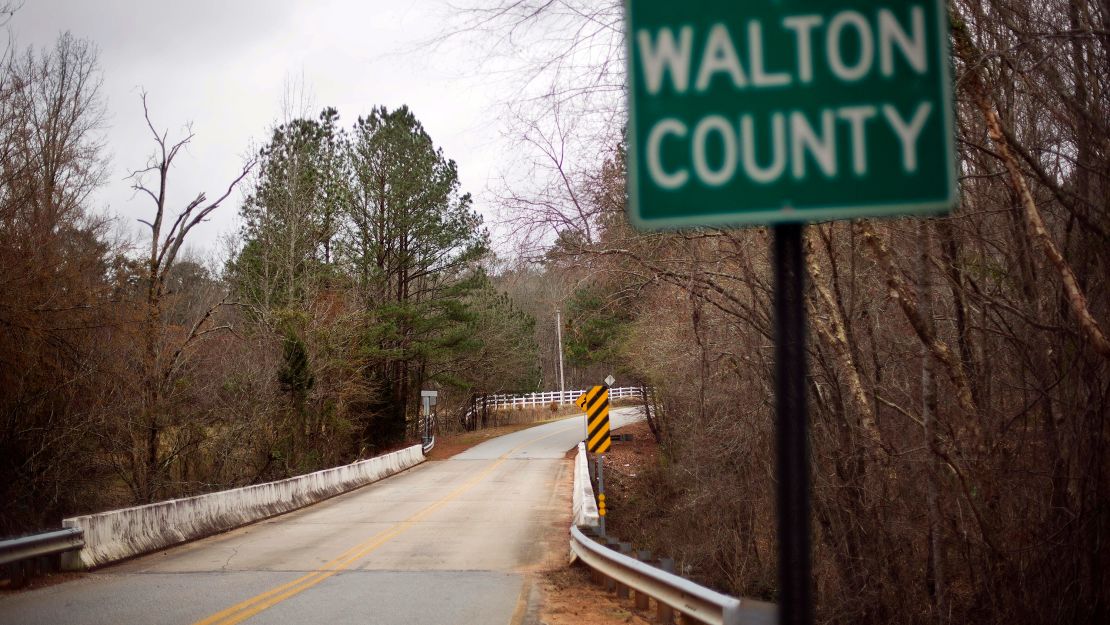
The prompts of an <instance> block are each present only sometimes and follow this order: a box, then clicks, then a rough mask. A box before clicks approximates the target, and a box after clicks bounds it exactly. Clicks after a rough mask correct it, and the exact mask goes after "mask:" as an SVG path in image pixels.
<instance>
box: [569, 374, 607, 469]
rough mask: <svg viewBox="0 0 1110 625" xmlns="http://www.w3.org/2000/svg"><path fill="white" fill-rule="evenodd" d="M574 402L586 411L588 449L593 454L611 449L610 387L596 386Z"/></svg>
mask: <svg viewBox="0 0 1110 625" xmlns="http://www.w3.org/2000/svg"><path fill="white" fill-rule="evenodd" d="M574 403H575V404H576V405H577V406H578V407H579V408H581V409H582V410H585V411H586V450H587V451H589V452H590V453H592V454H603V453H605V452H607V451H609V445H610V444H611V443H610V440H609V387H608V386H595V387H593V388H591V389H590V390H588V391H586V392H585V393H583V394H582V395H581V396H579V397H578V399H576V400H575V401H574Z"/></svg>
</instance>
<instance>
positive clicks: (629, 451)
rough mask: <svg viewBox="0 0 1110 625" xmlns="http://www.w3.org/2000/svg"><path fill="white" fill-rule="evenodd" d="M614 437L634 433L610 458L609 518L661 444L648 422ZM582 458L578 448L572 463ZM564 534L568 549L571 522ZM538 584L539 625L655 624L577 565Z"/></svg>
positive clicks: (541, 575)
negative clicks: (594, 581) (597, 582)
mask: <svg viewBox="0 0 1110 625" xmlns="http://www.w3.org/2000/svg"><path fill="white" fill-rule="evenodd" d="M613 433H614V434H632V437H633V438H632V440H631V441H614V442H613V444H612V447H610V449H609V452H608V453H606V454H605V475H606V480H607V483H608V486H607V488H606V491H607V492H608V493H609V495H608V500H609V501H610V515H612V514H614V513H616V514H619V511H620V508H621V504H620V503H619V502H620V501H621V500H622V495H621V493H623V492H626V491H628V490H631V488H632V485H633V484H634V483H635V481H636V480H637V478H638V477H639V476H640V475H641V474H642V473H643V471H644V470H645V469H647V468H648V467H650V466H654V464H655V463H656V462H658V454H659V448H658V445H656V443H655V439H654V438H653V437H652V435H651V430H650V429H649V428H648V425H647V423H646V422H639V423H633V424H631V425H627V426H624V427H622V428H619V429H617V430H614V432H613ZM577 453H578V450H577V449H572V450H571V451H570V452H568V453H567V458H568V459H573V458H574V457H575V455H576V454H577ZM562 534H563V536H564V539H563V540H564V542H563V544H564V545H566V544H567V543H568V542H569V540H570V537H569V522H568V527H567V528H564V529H563V530H562ZM567 556H568V553H567V551H566V550H565V549H564V550H563V551H562V554H561V557H562V562H563V563H565V562H566V561H567V559H568V557H567ZM534 579H535V583H537V584H538V587H539V589H540V592H541V599H540V601H541V604H540V609H539V610H538V623H539V624H540V625H612V624H614V623H632V624H634V625H648V624H649V623H651V622H652V621H651V618H652V613H651V612H650V611H649V612H640V611H637V610H636V609H635V608H634V604H633V602H632V601H631V600H621V599H617V597H616V595H613V594H610V593H609V592H606V591H605V589H604V588H602V587H601V586H598V585H595V584H594V583H593V582H592V581H591V580H590V569H589V568H588V567H586V566H585V565H583V564H581V563H579V564H576V565H574V566H570V565H565V564H564V565H563V566H558V567H557V568H554V569H551V570H547V571H541V572H538V573H537V574H536V575H535V578H534ZM533 625H535V624H533Z"/></svg>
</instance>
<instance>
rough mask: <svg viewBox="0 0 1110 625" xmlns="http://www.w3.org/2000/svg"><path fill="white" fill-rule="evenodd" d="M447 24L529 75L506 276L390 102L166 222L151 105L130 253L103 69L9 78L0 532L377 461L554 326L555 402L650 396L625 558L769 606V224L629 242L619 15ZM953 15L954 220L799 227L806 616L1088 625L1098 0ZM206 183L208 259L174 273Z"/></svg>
mask: <svg viewBox="0 0 1110 625" xmlns="http://www.w3.org/2000/svg"><path fill="white" fill-rule="evenodd" d="M460 11H461V13H460V18H459V19H460V26H459V28H458V29H456V30H455V31H453V34H452V35H450V36H451V37H461V38H464V39H466V40H467V41H471V42H473V43H474V45H475V46H476V47H481V48H483V50H484V52H485V54H486V55H487V58H489V59H495V60H498V61H500V62H504V63H506V64H508V66H510V67H511V68H512V71H514V72H516V74H515V75H517V76H519V77H522V78H520V79H519V82H520V83H521V84H523V85H525V86H524V87H522V88H521V89H520V91H518V92H516V94H517V95H516V97H515V99H514V100H513V101H511V102H507V103H506V106H505V109H504V113H503V115H504V123H505V124H506V127H507V128H508V131H507V132H509V133H510V134H512V135H513V136H515V137H516V147H517V150H518V153H516V154H514V155H513V156H514V160H515V161H516V165H517V167H519V169H520V171H521V172H523V174H521V175H515V176H514V175H507V176H506V177H505V178H504V179H503V180H502V181H500V183H499V184H498V185H496V188H495V189H494V190H493V192H494V193H495V195H496V199H497V202H498V204H499V206H500V210H501V215H500V223H499V225H500V226H501V227H502V228H503V229H504V230H505V231H507V232H508V233H509V236H510V239H511V242H512V250H513V253H512V255H511V256H506V255H505V254H494V253H493V252H492V251H491V249H492V247H493V245H492V243H491V239H490V235H489V234H488V232H487V230H486V227H487V226H486V224H484V223H483V221H482V219H481V218H480V217H479V215H478V214H477V213H476V211H475V210H474V208H473V206H472V201H473V200H472V198H471V196H470V195H468V194H467V192H466V191H465V190H463V189H462V188H461V187H460V184H459V182H458V172H457V167H456V165H455V163H454V162H453V161H451V160H450V159H449V158H448V157H447V155H445V154H443V153H442V151H441V150H440V149H438V148H436V146H435V144H434V143H433V142H432V139H431V137H429V136H428V134H427V133H426V132H425V131H424V129H423V128H422V126H421V124H420V122H419V121H418V119H417V117H416V112H414V111H410V110H408V109H407V108H403V107H402V108H397V109H394V110H387V109H385V108H382V107H376V108H370V109H369V110H367V111H352V112H350V113H354V114H357V115H359V116H358V117H356V118H355V121H354V122H353V123H350V122H349V121H341V118H340V116H339V112H338V111H336V110H334V109H331V108H324V109H323V110H322V111H321V112H320V113H319V115H315V116H309V117H300V118H292V119H286V120H280V121H279V122H276V123H275V124H274V127H273V131H272V134H271V136H269V137H268V139H267V141H266V143H265V147H264V148H263V149H261V150H260V151H258V153H257V155H256V158H254V159H253V160H252V161H251V162H248V163H246V164H245V167H244V168H243V170H242V171H238V172H229V173H228V182H230V186H229V187H226V191H227V192H226V193H225V192H224V189H221V190H220V191H219V197H217V199H216V200H210V199H208V197H207V196H205V195H203V194H201V195H198V196H197V198H196V201H195V202H193V203H191V204H189V205H188V206H186V207H178V206H167V205H165V203H164V195H163V193H162V190H163V189H164V187H165V184H166V181H167V179H168V178H169V179H172V177H173V168H172V167H171V165H172V164H173V160H174V157H175V155H176V154H177V153H178V151H179V150H180V148H181V146H183V145H186V144H187V142H188V141H189V136H188V135H186V136H183V137H180V138H177V139H171V138H167V136H166V135H165V134H164V131H163V130H162V127H161V126H159V125H158V124H157V111H155V110H150V111H148V120H155V121H151V122H150V126H151V128H150V129H151V135H150V138H151V152H152V154H153V157H152V159H151V161H150V162H149V163H146V164H143V163H136V164H135V165H136V175H135V176H134V177H133V178H132V180H131V183H132V184H133V185H134V186H135V187H136V188H137V189H139V190H140V191H141V192H143V193H145V194H146V195H147V196H148V198H149V203H150V218H149V220H148V222H149V223H148V227H149V234H150V235H151V236H150V238H149V240H147V241H146V242H145V243H143V244H142V245H136V244H133V243H127V242H123V241H119V240H117V239H115V238H113V236H112V234H111V229H110V224H109V223H108V222H107V221H106V220H105V219H104V218H102V217H99V216H97V214H95V213H94V212H93V211H91V210H90V208H89V206H88V204H87V198H88V196H89V193H90V190H91V189H93V188H95V187H96V186H97V185H100V184H105V180H104V177H103V163H104V158H105V146H103V145H100V144H98V143H97V141H96V138H95V137H96V133H95V132H94V130H95V129H96V128H97V127H98V125H99V124H101V123H102V115H103V109H102V106H101V103H100V101H99V99H98V96H97V77H98V75H99V72H100V71H101V70H100V69H99V67H98V65H97V60H96V56H95V52H94V51H93V49H92V48H91V47H90V46H89V43H88V42H84V41H82V40H79V39H75V38H72V37H66V36H63V37H62V38H60V39H59V40H58V42H57V44H56V46H55V47H54V48H52V49H49V50H45V51H41V52H40V51H34V50H29V51H26V52H18V53H17V52H14V51H13V52H11V53H9V55H8V56H7V58H5V59H4V60H3V71H2V78H0V148H2V149H0V174H2V176H3V178H2V182H0V185H2V186H0V284H2V285H3V289H2V290H0V359H2V362H0V389H3V391H2V395H0V414H2V415H3V420H2V421H0V428H2V429H0V484H2V486H0V488H2V489H3V491H4V492H3V493H2V496H3V499H4V501H5V502H7V504H6V505H5V509H4V514H3V516H2V517H0V533H4V534H13V533H18V532H19V531H22V530H29V529H34V528H37V527H45V526H48V525H50V524H51V523H56V522H57V520H58V519H59V518H60V517H61V516H64V515H66V514H71V513H74V512H84V511H89V510H94V509H105V508H107V507H111V506H117V505H127V504H131V503H137V502H146V501H154V500H157V499H163V498H167V497H173V496H179V495H183V494H190V493H197V492H205V491H209V490H215V489H219V488H224V487H227V486H233V485H242V484H249V483H257V482H261V481H266V480H271V479H276V478H279V477H284V476H288V475H294V474H298V473H303V472H305V471H310V470H313V469H316V468H321V467H326V466H334V465H336V464H340V463H343V462H349V461H351V460H354V459H356V458H360V457H367V456H370V455H374V454H376V453H379V452H380V451H382V450H386V449H390V448H392V447H393V446H396V445H399V444H402V442H403V441H404V440H405V439H406V437H407V436H408V435H409V432H407V431H406V428H408V427H411V424H412V417H413V415H414V414H415V411H416V409H417V406H416V401H417V398H418V392H419V390H420V389H421V388H423V387H427V386H428V385H434V386H435V387H437V388H440V389H443V390H444V392H445V393H447V394H449V395H450V396H452V397H455V398H457V399H458V401H459V402H465V400H466V398H467V397H469V395H470V393H474V392H483V393H484V392H490V393H492V392H503V391H528V390H536V389H540V388H542V389H545V390H551V389H557V388H558V374H557V368H558V347H559V345H558V342H557V339H556V335H557V332H556V327H555V325H554V324H555V321H554V320H555V316H554V313H555V310H556V309H558V310H559V311H560V317H559V319H561V323H562V328H561V330H562V339H563V345H562V347H563V349H564V352H565V354H564V356H565V358H566V363H567V366H568V369H567V375H566V385H567V387H568V388H582V387H584V386H586V385H589V384H593V383H596V381H597V380H599V379H601V378H603V377H604V376H605V375H606V374H608V373H613V374H614V375H615V376H616V377H617V379H618V380H620V381H621V382H620V384H625V383H628V384H644V385H648V386H651V387H653V388H654V390H655V393H654V396H655V398H656V399H657V401H658V425H659V432H658V433H659V440H660V444H661V447H662V449H663V457H662V460H661V462H660V463H659V465H658V466H657V467H654V468H653V469H652V471H651V472H650V473H649V474H647V475H645V476H643V478H642V481H641V484H642V492H640V493H639V501H638V502H636V505H635V506H631V505H630V506H629V509H637V510H640V512H639V513H638V514H640V515H641V516H640V517H638V518H637V522H636V523H632V524H629V526H634V527H636V528H637V535H635V536H628V537H622V538H627V539H629V540H633V541H635V542H636V543H637V544H640V545H644V546H645V547H650V548H652V549H654V550H655V551H657V552H661V553H669V554H670V555H672V556H673V557H674V558H675V559H676V561H677V562H678V563H679V566H680V567H682V568H681V570H686V571H689V574H690V576H691V577H692V578H694V579H696V580H697V581H699V582H702V583H705V584H708V585H710V586H712V587H714V588H717V589H719V590H722V591H724V592H728V593H730V594H734V595H737V596H748V597H759V598H764V599H769V600H774V598H775V585H776V549H775V535H774V533H775V519H774V511H775V505H774V470H775V469H774V467H775V462H774V455H773V448H774V445H773V439H774V421H773V415H774V403H773V401H774V400H773V398H774V394H773V370H774V362H773V357H774V332H773V325H772V319H771V308H772V306H771V304H772V302H771V296H772V270H771V258H770V248H771V244H770V242H771V237H770V234H769V232H768V231H767V229H765V228H747V229H708V228H707V229H700V230H693V231H687V232H680V233H675V232H669V233H643V232H638V231H636V230H634V229H633V228H632V226H631V225H630V224H629V222H628V219H627V217H626V214H625V208H626V206H625V198H626V193H625V156H626V155H625V151H624V150H625V143H624V137H623V133H624V130H625V125H626V122H627V118H626V112H625V108H624V106H625V103H624V101H623V93H624V89H625V77H624V71H625V70H624V67H625V59H624V43H623V37H624V32H623V11H624V9H623V2H619V1H616V0H592V1H590V0H561V1H559V2H547V1H545V0H496V1H495V2H484V3H475V4H474V5H473V6H471V7H470V8H469V9H466V8H461V9H460ZM948 18H949V21H950V27H951V35H950V47H951V52H952V60H951V63H952V73H953V79H954V89H953V91H954V96H955V100H956V110H955V117H956V137H955V142H954V143H955V146H956V150H957V159H958V173H959V203H958V205H957V206H955V207H954V208H953V210H952V212H951V214H949V215H947V216H943V217H936V218H928V219H921V218H918V219H883V220H857V221H851V222H847V221H844V222H828V223H817V224H811V225H809V226H807V228H806V255H805V263H806V267H807V270H808V276H807V288H806V305H807V314H808V319H809V341H808V350H807V351H808V357H809V378H808V402H809V406H810V423H811V439H810V449H811V471H812V481H813V498H814V501H813V515H814V516H813V533H814V554H813V558H814V570H815V592H816V603H817V614H818V620H819V621H820V622H827V623H889V622H902V623H934V624H941V625H943V624H945V623H964V622H978V623H1014V622H1019V623H1024V622H1030V623H1034V622H1036V623H1102V622H1106V621H1107V620H1108V618H1110V614H1108V613H1110V581H1108V580H1110V423H1108V422H1107V421H1108V416H1110V339H1108V338H1107V334H1106V332H1107V325H1108V324H1110V284H1108V280H1107V277H1108V276H1110V203H1108V201H1107V198H1108V197H1110V3H1108V2H1106V0H984V1H983V2H978V1H971V0H953V1H952V2H950V3H948ZM522 42H526V44H527V45H524V44H523V43H522ZM344 113H345V114H350V113H348V112H344ZM343 119H346V118H343ZM113 184H114V183H113ZM232 192H241V193H242V194H243V196H244V197H245V198H246V199H245V200H244V202H243V204H242V208H241V216H242V222H243V224H244V225H243V227H242V229H241V231H240V232H238V233H237V240H236V242H235V245H234V250H235V252H234V254H232V255H231V256H230V257H229V259H228V261H227V262H226V263H224V264H223V265H221V266H218V267H213V266H210V265H206V264H205V263H204V262H203V261H202V260H200V259H195V258H190V257H188V256H187V255H186V254H184V253H182V249H183V247H182V241H183V240H184V239H185V238H186V235H187V234H188V233H189V230H190V228H191V227H192V225H193V224H195V223H197V221H196V220H198V219H203V216H204V214H205V211H212V210H216V209H218V208H220V205H221V204H222V203H223V202H224V201H225V200H226V199H227V197H228V196H229V194H231V193H232ZM213 195H215V193H214V194H213ZM709 509H711V510H712V513H711V514H708V513H706V511H707V510H709Z"/></svg>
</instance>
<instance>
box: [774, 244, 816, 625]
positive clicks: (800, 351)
mask: <svg viewBox="0 0 1110 625" xmlns="http://www.w3.org/2000/svg"><path fill="white" fill-rule="evenodd" d="M802 228H803V226H802V224H779V225H776V226H775V227H774V238H775V241H774V266H775V304H774V307H775V400H776V401H775V446H776V454H777V461H778V539H779V597H780V599H779V623H782V624H783V625H811V624H812V623H813V594H812V587H811V581H810V580H811V578H812V573H811V562H810V557H811V556H810V523H809V514H810V493H809V446H808V435H807V432H806V429H807V426H808V423H807V421H808V415H807V413H806V319H805V302H804V301H803V297H804V294H805V268H804V266H803V264H802Z"/></svg>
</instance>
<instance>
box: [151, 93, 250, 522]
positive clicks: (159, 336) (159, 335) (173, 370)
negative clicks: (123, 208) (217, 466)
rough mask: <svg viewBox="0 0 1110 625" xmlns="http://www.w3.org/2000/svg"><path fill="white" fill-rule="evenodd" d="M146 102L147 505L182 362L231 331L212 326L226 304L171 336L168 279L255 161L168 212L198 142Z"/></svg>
mask: <svg viewBox="0 0 1110 625" xmlns="http://www.w3.org/2000/svg"><path fill="white" fill-rule="evenodd" d="M142 102H143V117H144V119H145V120H146V124H147V127H148V128H149V129H150V133H151V136H152V137H153V139H154V143H155V145H156V148H155V152H154V155H153V156H152V157H151V160H150V164H149V165H148V166H147V167H146V168H144V169H141V170H138V171H135V172H133V173H132V174H131V176H130V177H131V179H132V181H133V188H134V189H135V190H136V191H138V192H140V193H143V194H145V195H146V196H147V197H149V198H150V199H151V201H152V202H153V204H154V216H153V218H152V219H151V220H150V221H147V220H140V221H141V222H142V223H143V224H145V225H146V226H148V227H149V228H150V231H151V235H150V255H149V256H148V258H147V264H146V269H145V275H144V277H145V281H146V289H145V290H146V294H145V295H146V297H145V302H144V304H145V306H144V308H145V313H144V320H143V332H142V334H143V336H142V338H143V356H142V361H141V363H142V376H141V377H142V385H141V386H142V402H141V409H140V414H141V416H140V418H139V421H138V423H137V424H135V425H134V426H133V427H132V428H130V429H131V435H132V450H131V458H130V466H131V472H130V473H131V475H130V477H131V480H130V485H131V488H132V489H133V491H134V494H135V496H136V498H138V499H139V500H141V501H152V500H154V498H155V497H156V496H157V495H158V493H159V490H160V488H161V486H162V484H161V480H162V479H163V477H164V475H165V473H166V470H167V468H168V467H169V463H170V462H172V460H173V459H174V457H175V455H176V454H175V451H174V450H171V451H169V452H167V451H166V450H165V449H163V440H162V438H163V433H164V428H165V427H166V425H167V417H166V411H167V408H168V407H167V406H166V405H165V399H166V396H167V394H168V393H169V391H170V388H171V387H172V385H173V383H174V380H175V378H176V376H177V374H178V372H179V371H180V368H181V365H182V360H183V359H184V358H185V357H186V355H187V351H188V350H189V348H190V347H191V346H192V345H193V343H194V342H196V341H197V340H199V339H201V338H202V337H204V336H205V335H206V334H209V333H212V332H215V331H218V330H223V329H229V326H227V325H214V324H213V323H212V321H213V315H214V314H215V312H216V309H217V308H218V307H219V306H220V305H221V304H222V303H223V301H221V302H219V303H217V304H215V305H214V306H212V307H210V308H208V310H207V311H205V312H204V313H203V314H202V315H201V316H200V318H198V319H196V320H195V322H194V323H193V324H192V325H191V327H189V328H188V330H187V331H186V332H184V334H183V335H177V336H172V335H170V334H169V332H168V331H167V326H166V324H165V322H164V319H163V316H164V314H165V310H164V298H165V295H166V281H167V277H168V276H169V275H170V272H171V271H172V270H173V269H174V266H175V262H176V261H177V258H178V255H179V253H180V251H181V248H182V245H184V243H185V239H186V237H187V236H188V234H189V232H190V231H192V229H193V228H195V227H196V226H197V225H199V224H200V223H201V222H203V221H204V220H205V218H207V217H208V215H209V214H210V213H211V212H212V211H214V210H216V209H217V208H219V206H220V204H221V203H223V201H224V200H226V199H227V198H228V196H230V195H231V193H232V191H234V189H235V187H236V185H237V184H239V182H240V181H241V180H243V178H245V177H246V176H247V174H248V173H250V170H251V169H252V168H253V167H254V163H255V162H254V161H253V160H251V161H248V162H247V163H246V165H244V166H243V170H242V171H241V172H240V173H239V175H238V176H236V177H235V179H234V180H232V182H231V183H230V184H229V185H228V186H227V189H226V190H225V191H224V193H223V194H222V195H220V196H219V197H218V198H216V199H215V200H214V201H211V202H210V201H208V197H207V195H206V194H205V193H203V192H201V193H198V194H197V195H196V197H195V198H193V200H191V201H190V202H189V203H188V204H186V205H185V206H184V208H182V209H181V210H179V211H178V212H177V214H176V216H174V215H172V214H170V213H168V212H167V206H166V202H167V200H166V189H167V183H168V179H169V173H170V169H171V167H172V166H173V161H174V159H175V158H176V157H177V156H178V154H179V153H180V151H181V149H182V148H184V147H185V146H186V145H188V144H189V142H190V141H191V140H192V139H193V134H192V133H189V134H188V135H187V136H186V137H185V138H183V139H181V140H178V141H176V142H171V141H170V140H169V139H168V132H166V131H162V132H159V131H158V130H157V129H156V128H155V126H154V123H153V121H151V118H150V110H149V108H148V106H147V97H146V94H145V93H143V95H142ZM145 174H154V176H155V177H156V182H155V183H154V185H153V186H148V185H147V183H146V182H145V181H144V179H143V178H144V175H145ZM171 220H172V221H171Z"/></svg>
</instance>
